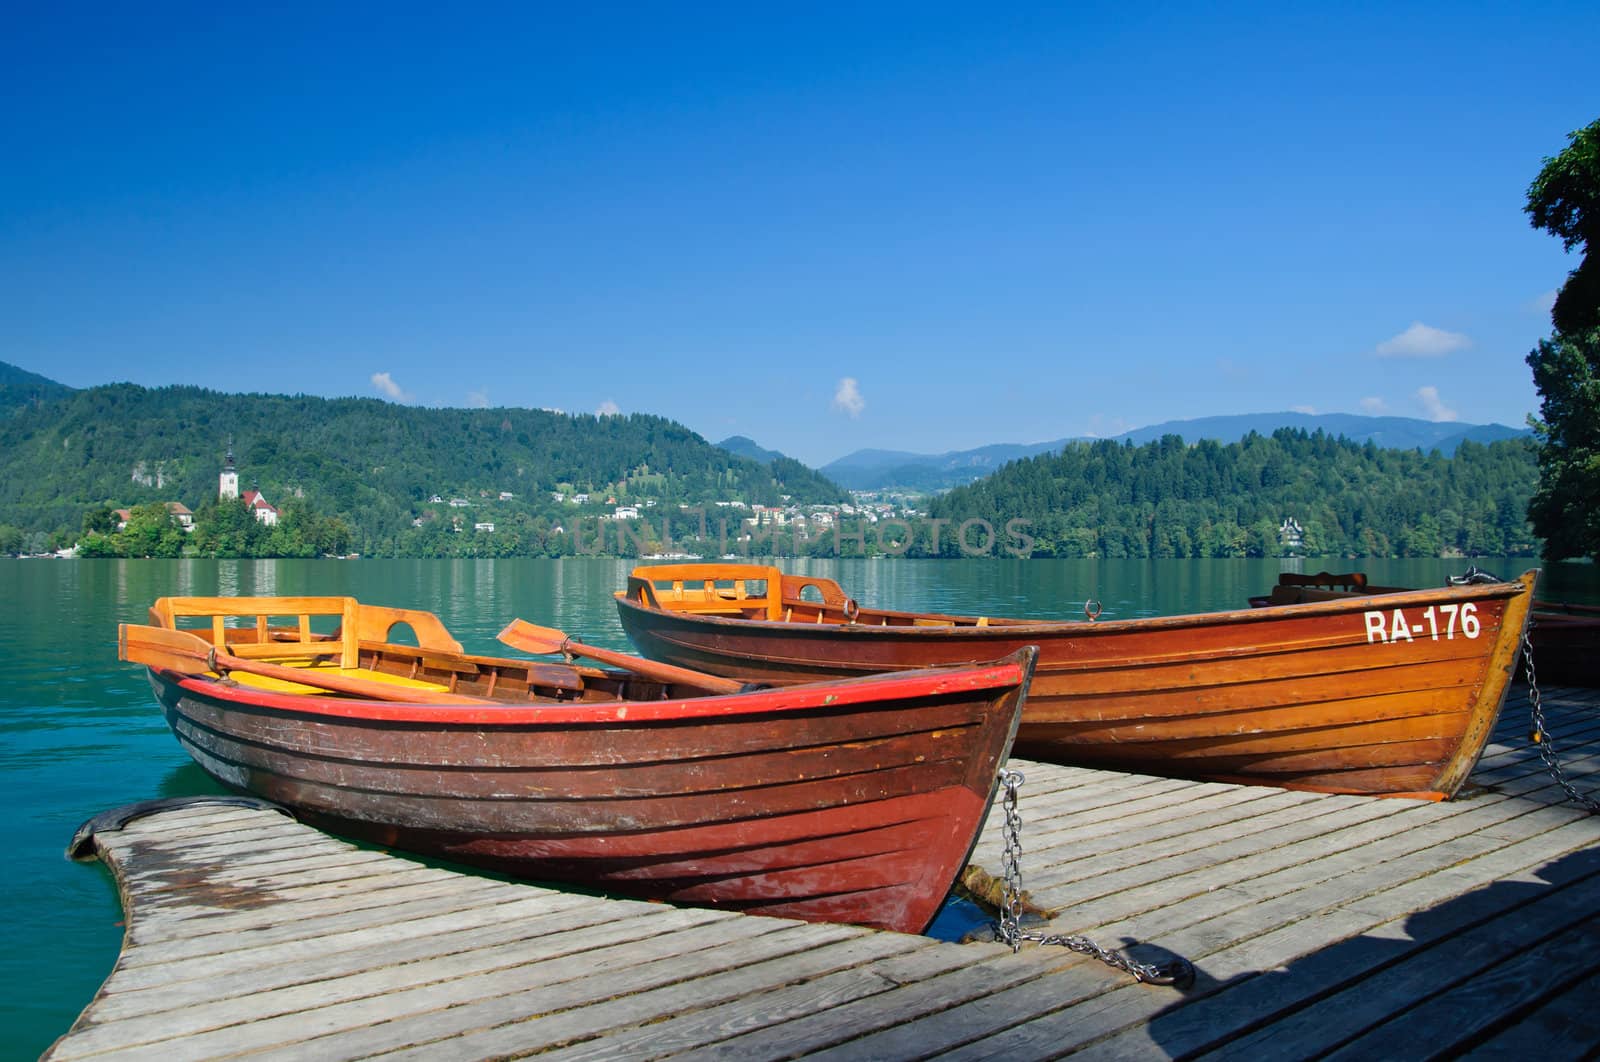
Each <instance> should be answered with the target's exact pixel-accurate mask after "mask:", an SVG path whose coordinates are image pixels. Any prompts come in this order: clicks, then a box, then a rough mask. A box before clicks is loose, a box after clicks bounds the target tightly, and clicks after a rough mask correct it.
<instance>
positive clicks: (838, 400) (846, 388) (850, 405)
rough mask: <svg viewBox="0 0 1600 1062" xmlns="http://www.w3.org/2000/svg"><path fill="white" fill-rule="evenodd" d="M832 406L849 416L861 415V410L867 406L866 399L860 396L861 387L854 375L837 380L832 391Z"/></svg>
mask: <svg viewBox="0 0 1600 1062" xmlns="http://www.w3.org/2000/svg"><path fill="white" fill-rule="evenodd" d="M833 408H834V409H836V410H838V411H839V412H840V413H845V414H848V415H849V416H851V417H859V416H861V411H862V410H863V409H866V408H867V400H866V399H865V398H862V397H861V387H860V385H859V384H857V383H856V378H855V377H854V376H846V377H844V378H843V379H841V380H840V381H839V386H838V387H837V388H835V389H834V392H833Z"/></svg>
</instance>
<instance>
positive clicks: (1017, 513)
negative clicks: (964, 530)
mask: <svg viewBox="0 0 1600 1062" xmlns="http://www.w3.org/2000/svg"><path fill="white" fill-rule="evenodd" d="M1536 479H1537V470H1536V467H1535V458H1534V446H1533V444H1532V442H1531V441H1529V440H1527V439H1508V440H1504V441H1500V442H1494V443H1490V444H1488V445H1483V444H1480V443H1475V442H1462V443H1461V444H1460V446H1459V447H1458V448H1457V449H1456V451H1455V454H1454V456H1452V457H1444V456H1442V455H1440V454H1438V453H1437V452H1433V453H1429V454H1423V453H1421V452H1419V451H1417V450H1384V449H1380V448H1378V447H1377V446H1374V445H1373V444H1372V443H1370V442H1368V443H1365V444H1357V443H1354V442H1351V441H1349V440H1348V439H1342V438H1335V437H1332V436H1329V435H1326V434H1324V433H1321V432H1317V433H1315V434H1307V433H1306V432H1303V431H1298V430H1295V429H1290V428H1285V429H1281V430H1279V431H1276V432H1274V433H1273V434H1272V435H1271V436H1262V435H1256V434H1254V433H1252V434H1250V435H1247V436H1246V437H1245V438H1244V440H1243V441H1241V442H1237V443H1231V444H1228V445H1226V446H1224V445H1221V444H1218V443H1215V442H1211V441H1209V440H1206V441H1201V442H1200V443H1197V444H1196V445H1193V446H1189V445H1186V444H1185V443H1184V441H1183V440H1182V439H1181V438H1179V437H1178V436H1176V435H1168V436H1166V437H1164V438H1162V439H1160V440H1158V441H1155V442H1151V443H1147V444H1146V445H1143V446H1135V445H1133V444H1131V443H1117V442H1112V441H1102V442H1095V443H1073V444H1069V445H1068V446H1067V447H1066V448H1065V449H1064V450H1063V451H1062V452H1061V453H1059V454H1050V455H1041V456H1038V457H1033V458H1029V459H1027V460H1023V461H1016V462H1013V463H1012V464H1009V465H1006V466H1005V467H1004V468H1002V469H1000V470H999V471H998V472H996V473H995V474H994V475H992V476H990V477H988V478H987V479H984V480H980V481H979V482H977V483H974V484H972V485H970V486H967V487H961V488H957V489H956V490H953V491H951V492H950V493H948V494H946V495H944V496H943V497H940V498H938V499H935V500H934V502H933V503H932V505H931V507H930V508H931V514H932V516H933V517H934V518H937V519H942V520H947V521H950V523H951V526H958V525H960V524H961V523H962V522H963V521H966V520H981V521H985V522H987V523H988V524H989V525H990V526H992V527H994V528H995V529H997V530H1001V529H1003V528H1004V527H1005V525H1006V523H1007V521H1009V520H1013V519H1017V520H1021V521H1023V523H1022V524H1018V525H1016V526H1017V527H1019V528H1024V527H1025V530H1026V533H1027V535H1029V536H1031V538H1032V539H1033V543H1032V552H1033V555H1034V556H1047V557H1049V556H1058V557H1084V556H1104V557H1235V556H1251V555H1253V556H1263V555H1265V556H1272V555H1276V554H1278V553H1279V552H1280V551H1281V542H1280V537H1279V528H1280V526H1281V524H1282V522H1283V521H1284V520H1286V519H1291V520H1293V521H1295V522H1296V523H1297V524H1298V525H1299V526H1300V528H1301V529H1302V532H1303V537H1304V542H1303V547H1302V550H1301V551H1302V552H1304V553H1307V554H1310V555H1313V556H1317V555H1325V554H1333V555H1348V556H1392V555H1401V556H1439V555H1441V554H1449V553H1461V554H1467V555H1474V554H1503V553H1531V552H1533V551H1534V550H1535V548H1536V545H1537V544H1536V542H1535V540H1534V537H1533V534H1532V532H1531V531H1530V530H1529V527H1528V524H1527V520H1526V514H1527V508H1528V498H1529V496H1530V495H1531V494H1532V492H1533V488H1534V484H1535V482H1536ZM1001 533H1002V534H1004V532H1003V530H1002V532H1001ZM956 551H957V545H956V543H955V542H954V541H953V540H952V538H951V536H950V535H949V534H948V533H947V534H946V536H945V538H944V540H943V541H942V542H941V550H940V552H941V553H946V554H953V553H955V552H956Z"/></svg>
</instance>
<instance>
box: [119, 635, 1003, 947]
mask: <svg viewBox="0 0 1600 1062" xmlns="http://www.w3.org/2000/svg"><path fill="white" fill-rule="evenodd" d="M1031 666H1032V654H1031V653H1024V654H1021V655H1019V656H1017V657H1016V658H1014V659H1012V660H1009V661H1002V662H1000V663H997V664H993V665H989V666H986V667H981V668H975V669H965V670H956V671H949V670H943V671H937V672H931V673H930V672H918V673H915V674H908V675H898V676H884V677H880V678H878V679H874V680H869V681H866V682H849V683H835V684H829V685H826V686H822V687H801V688H793V689H774V690H767V691H761V692H755V693H748V694H739V695H733V696H728V697H713V698H696V699H693V700H692V701H685V702H673V701H657V702H612V703H598V704H596V703H574V704H568V705H555V704H540V705H491V706H489V707H487V708H479V707H467V708H462V707H457V706H429V705H414V704H374V703H371V702H360V701H350V700H345V699H341V698H334V697H319V696H305V695H301V694H280V693H272V692H268V691H263V690H260V689H256V688H251V687H248V686H238V685H234V684H231V683H227V682H221V681H218V680H216V679H214V678H209V677H184V676H181V675H177V674H173V673H169V672H161V671H151V673H150V674H151V682H152V685H153V687H154V689H155V692H156V695H157V697H158V699H159V700H160V702H161V704H162V705H163V707H164V709H165V712H166V717H167V721H168V723H169V725H170V726H171V728H172V731H173V733H174V734H175V735H176V736H177V738H178V741H179V743H180V744H181V745H182V746H183V748H184V749H185V750H186V751H187V752H188V753H189V755H190V756H191V757H192V758H193V759H194V760H195V762H196V763H198V764H199V765H200V766H201V767H202V768H203V769H204V770H205V771H206V772H207V773H208V774H210V775H211V776H212V777H214V778H216V779H217V780H219V781H220V782H222V783H224V784H226V785H228V786H231V787H233V788H236V789H239V790H243V791H246V792H249V793H253V794H256V795H258V796H261V797H264V798H266V799H268V800H272V801H274V802H277V803H280V804H283V805H284V806H286V807H289V808H291V809H292V810H294V811H295V812H296V814H297V815H299V816H301V817H303V818H305V819H306V820H307V821H310V822H313V823H315V824H317V825H320V826H324V827H326V828H329V829H331V830H333V831H335V832H340V833H344V834H348V835H351V836H355V837H359V838H363V839H366V840H370V841H373V842H376V843H380V844H386V845H392V846H394V847H396V848H402V849H406V850H410V851H414V852H420V853H427V854H434V855H438V856H442V857H446V858H449V859H453V860H457V861H461V862H465V863H470V864H473V865H477V866H483V867H488V868H491V869H495V870H498V871H502V872H506V873H509V874H512V875H515V876H518V877H523V878H529V879H535V880H545V881H562V882H577V883H582V884H584V885H588V886H592V887H595V888H598V889H601V890H604V891H608V892H614V893H618V894H623V895H632V896H640V897H647V898H653V899H662V900H669V901H673V902H679V903H687V904H694V905H701V906H713V907H726V908H732V909H738V910H745V911H753V912H759V913H762V914H771V915H780V916H788V917H794V918H801V919H807V920H812V921H840V922H853V923H859V924H864V925H871V926H878V927H881V928H886V929H895V930H901V931H907V932H919V931H921V930H922V929H924V928H925V927H926V926H927V924H928V923H929V922H930V921H931V920H932V918H933V917H934V915H935V914H936V913H937V911H938V908H939V906H940V904H941V903H942V902H943V900H944V898H945V896H946V894H947V892H948V891H949V888H950V886H951V884H952V882H953V881H954V879H955V877H956V876H957V875H958V874H959V873H960V871H961V869H962V868H963V866H964V865H965V863H966V859H967V857H968V856H969V854H970V852H971V848H972V846H973V844H974V843H975V841H976V838H977V835H978V832H979V830H980V829H981V827H982V824H983V821H984V818H985V816H986V814H987V810H988V807H989V804H990V802H991V800H992V799H993V796H994V790H995V779H996V775H997V772H998V769H999V766H1000V765H1001V763H1003V762H1004V760H1005V758H1006V756H1007V754H1008V751H1009V748H1010V745H1011V742H1012V740H1013V738H1014V736H1015V732H1016V726H1017V723H1018V719H1019V716H1020V712H1021V705H1022V701H1023V696H1024V692H1025V689H1026V684H1027V679H1028V675H1029V672H1030V669H1031Z"/></svg>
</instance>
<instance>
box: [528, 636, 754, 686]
mask: <svg viewBox="0 0 1600 1062" xmlns="http://www.w3.org/2000/svg"><path fill="white" fill-rule="evenodd" d="M499 638H500V640H501V641H502V642H504V643H506V644H507V645H509V646H511V647H512V648H513V649H521V650H522V651H523V652H525V653H561V654H562V655H566V654H567V653H572V654H574V655H576V656H586V657H588V658H589V659H591V660H598V661H600V662H601V663H603V664H613V665H615V666H617V667H620V668H622V669H623V670H625V671H632V672H633V673H634V674H635V675H640V676H643V677H644V678H648V679H655V680H656V681H658V682H673V683H678V684H680V685H684V686H693V687H695V688H696V689H702V690H706V691H707V692H710V693H739V692H740V691H742V690H743V689H744V688H745V687H744V683H742V682H735V681H734V680H733V679H725V678H719V677H717V676H716V675H707V674H706V673H705V672H703V671H691V670H689V669H688V668H686V667H678V666H677V665H676V664H660V663H657V662H656V661H654V660H646V659H645V658H644V657H642V656H634V655H632V654H631V653H619V652H616V651H614V650H611V649H601V648H599V647H598V646H594V645H584V644H583V643H582V642H575V641H573V640H572V638H571V636H570V635H568V634H566V633H565V632H563V631H558V630H556V629H555V628H553V627H539V626H536V625H534V624H532V623H529V622H528V621H527V620H520V619H514V620H512V621H511V622H510V623H509V624H508V625H507V626H506V629H505V630H503V631H501V632H500V634H499Z"/></svg>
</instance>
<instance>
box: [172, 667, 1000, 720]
mask: <svg viewBox="0 0 1600 1062" xmlns="http://www.w3.org/2000/svg"><path fill="white" fill-rule="evenodd" d="M1011 656H1013V657H1017V658H1018V659H1011V658H1010V657H1006V658H1002V659H1000V660H996V661H993V662H988V663H982V664H976V665H949V666H943V667H927V668H916V669H914V670H908V671H896V672H891V673H886V674H873V675H865V676H861V677H858V678H841V679H832V680H822V681H818V682H810V683H804V684H800V685H791V686H782V687H772V688H769V689H758V690H751V691H749V692H745V693H729V694H722V695H714V696H705V697H688V698H682V697H680V698H674V699H671V700H661V701H630V700H626V699H621V698H618V699H613V700H605V701H571V702H558V703H548V702H546V703H537V704H529V703H519V702H510V701H507V702H500V703H495V704H484V705H482V706H479V705H460V704H438V705H433V704H427V703H409V702H399V701H376V700H366V699H352V698H348V697H336V696H325V695H321V694H300V693H281V692H276V691H272V690H263V689H260V688H258V687H250V686H240V685H234V684H230V683H227V682H225V681H223V680H221V679H220V678H211V677H206V676H186V675H181V674H178V673H176V672H159V674H160V675H161V676H162V677H163V680H164V681H167V682H170V683H172V684H174V685H176V686H177V687H178V688H180V689H183V690H186V691H188V692H190V693H193V694H196V695H199V696H204V697H211V698H216V699H218V700H222V701H226V702H228V703H229V704H232V705H237V706H239V707H243V708H255V709H270V710H276V711H287V712H294V713H299V714H303V715H309V716H322V717H332V718H337V719H347V720H351V721H372V722H383V723H422V724H437V725H453V726H480V727H481V726H493V727H521V728H528V727H535V728H537V727H547V726H548V727H558V726H575V725H597V726H600V725H614V724H616V723H619V722H628V723H696V722H714V721H718V720H722V719H729V718H734V717H738V716H749V715H757V716H759V715H773V714H779V713H789V712H801V711H810V710H818V709H822V710H828V709H835V708H851V707H856V706H860V705H864V704H870V703H872V702H875V701H882V700H905V699H911V698H928V697H944V696H960V695H963V694H969V693H976V692H981V691H985V690H999V689H1004V688H1006V687H1010V686H1016V685H1020V684H1022V683H1023V682H1024V681H1025V680H1026V678H1027V672H1028V669H1027V668H1026V667H1025V666H1024V663H1023V661H1022V659H1021V656H1022V653H1021V652H1020V651H1019V652H1018V653H1013V654H1011ZM150 670H151V671H152V672H153V673H154V672H155V671H156V669H150Z"/></svg>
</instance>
